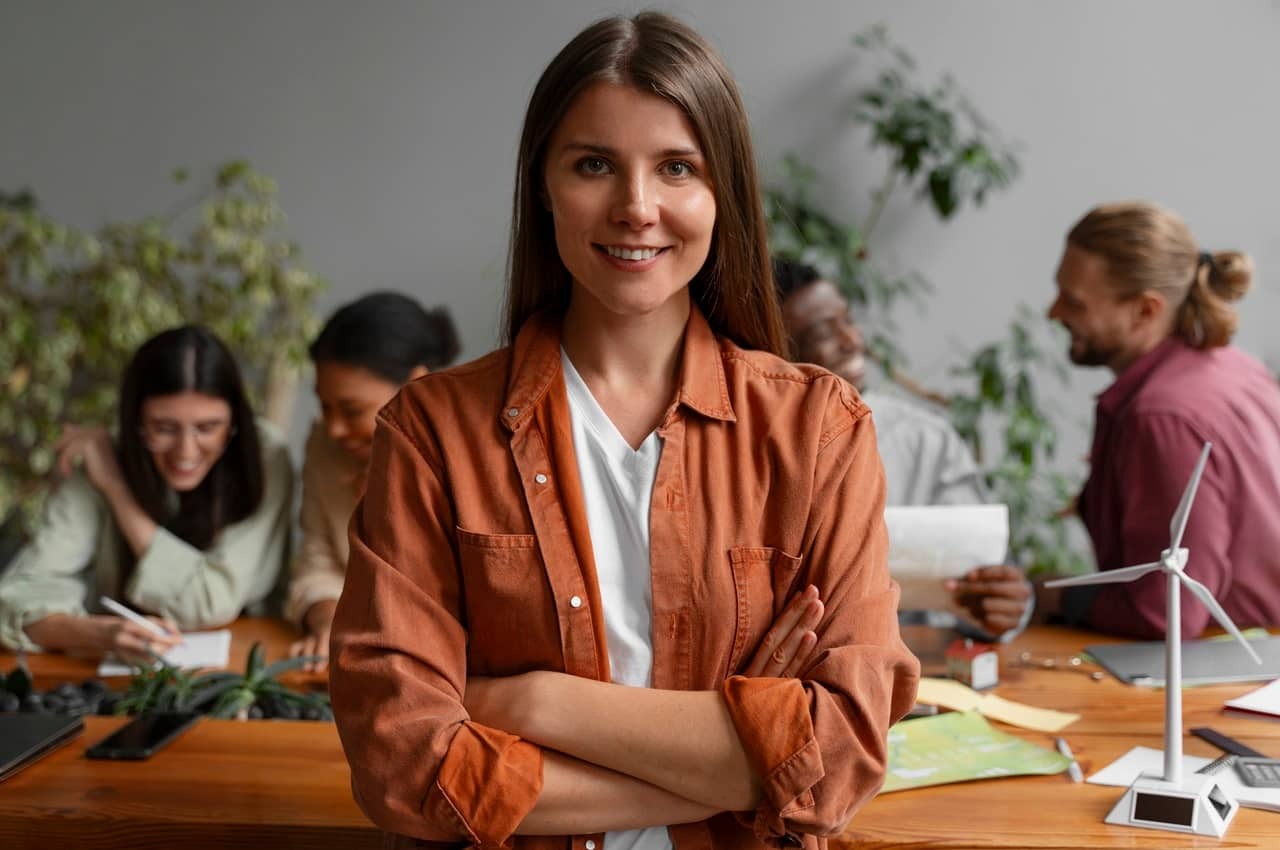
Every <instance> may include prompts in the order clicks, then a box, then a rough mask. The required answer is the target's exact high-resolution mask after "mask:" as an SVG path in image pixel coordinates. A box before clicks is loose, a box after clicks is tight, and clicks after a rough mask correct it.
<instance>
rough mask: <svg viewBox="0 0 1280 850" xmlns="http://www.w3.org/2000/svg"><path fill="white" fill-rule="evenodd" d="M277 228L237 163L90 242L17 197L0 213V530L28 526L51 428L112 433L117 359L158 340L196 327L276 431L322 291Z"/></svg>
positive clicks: (264, 198)
mask: <svg viewBox="0 0 1280 850" xmlns="http://www.w3.org/2000/svg"><path fill="white" fill-rule="evenodd" d="M174 177H175V180H176V181H177V182H178V183H180V184H190V183H191V180H190V178H189V175H188V174H187V173H186V172H185V171H180V172H177V173H176V174H175V175H174ZM283 222H284V214H283V212H282V210H281V209H280V206H279V204H278V203H277V201H276V185H275V183H274V182H273V181H271V180H270V179H268V178H266V177H264V176H262V175H260V174H258V173H256V172H255V171H254V170H253V168H252V167H251V166H250V165H249V164H248V163H246V162H243V161H234V162H228V163H225V164H223V165H221V166H219V167H218V168H217V169H216V170H215V171H214V173H213V174H212V175H211V177H210V178H209V179H208V180H207V181H204V182H203V184H202V185H199V186H197V187H196V192H195V193H194V195H193V197H192V198H191V199H190V200H189V201H187V202H184V203H181V204H180V205H179V206H177V207H176V208H175V209H174V210H173V211H171V212H169V213H167V214H165V215H163V216H154V217H147V218H144V219H141V220H138V221H125V222H115V223H109V224H106V225H104V226H103V227H101V228H100V229H99V230H98V231H96V232H94V233H85V232H81V231H79V230H76V229H75V228H72V227H69V226H66V225H64V224H61V223H59V222H58V221H56V220H54V219H52V218H49V217H47V216H46V215H45V214H43V213H42V212H41V211H40V210H39V208H38V207H37V205H36V203H35V201H34V199H33V198H32V197H31V196H30V195H29V194H28V193H23V194H22V195H18V196H12V197H5V198H3V199H0V316H4V318H5V320H4V322H2V323H0V520H3V519H5V518H9V521H10V523H11V528H12V527H14V526H17V527H21V526H22V525H23V524H25V522H26V521H29V520H30V519H31V518H32V517H33V515H34V514H35V513H36V512H37V511H38V510H39V507H40V504H41V502H42V499H43V493H44V491H45V484H46V482H47V479H48V475H49V471H50V467H51V465H52V461H53V455H52V450H51V447H52V446H53V445H54V443H55V442H56V440H57V437H58V432H59V429H60V427H61V425H62V423H64V422H68V421H72V422H90V423H100V424H107V425H110V424H111V423H112V420H113V412H114V406H115V399H116V393H117V389H118V386H119V382H120V375H121V374H122V372H123V370H124V367H125V365H126V363H127V362H128V359H129V357H130V356H131V355H132V353H133V351H134V349H136V348H137V346H138V345H139V344H141V343H142V342H143V341H145V340H146V339H147V338H148V337H150V336H152V335H154V334H155V333H157V332H159V331H160V330H163V329H165V328H168V327H172V326H175V325H178V324H182V323H186V322H199V323H202V324H205V325H208V326H209V327H210V328H211V329H213V331H214V332H216V333H217V334H218V335H219V336H221V337H222V338H223V339H224V340H225V341H226V342H227V343H228V345H230V346H231V348H232V350H233V351H234V352H235V353H236V355H237V359H238V360H239V362H240V364H241V367H242V369H243V371H244V373H245V379H246V383H247V385H248V388H249V392H250V394H251V396H252V397H253V398H254V400H255V401H256V403H257V404H258V406H259V409H260V410H262V411H263V412H264V413H265V414H266V415H267V416H268V418H271V419H273V420H274V421H276V422H277V423H279V424H282V425H283V424H285V423H286V422H287V419H288V415H289V402H290V401H291V399H292V395H293V380H294V376H295V374H296V370H297V368H298V366H299V365H300V364H301V363H302V362H303V361H304V360H305V354H306V343H307V340H309V339H310V338H311V337H312V336H314V334H315V331H316V327H317V320H316V317H315V314H314V310H313V305H314V303H315V299H316V296H317V295H318V293H319V292H320V291H321V289H322V286H323V284H322V282H321V280H320V279H319V278H318V277H317V276H316V275H315V274H314V273H312V272H310V271H308V270H307V269H306V268H305V267H304V266H303V265H302V263H301V256H300V252H299V249H298V246H297V245H296V244H294V243H293V242H291V241H288V240H287V239H284V238H283V237H282V236H281V234H280V229H281V226H282V225H283Z"/></svg>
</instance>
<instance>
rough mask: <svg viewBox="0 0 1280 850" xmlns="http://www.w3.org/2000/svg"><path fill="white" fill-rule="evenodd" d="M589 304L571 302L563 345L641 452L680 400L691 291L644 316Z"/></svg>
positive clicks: (598, 398)
mask: <svg viewBox="0 0 1280 850" xmlns="http://www.w3.org/2000/svg"><path fill="white" fill-rule="evenodd" d="M587 302H588V299H586V298H582V297H575V298H572V299H571V300H570V303H569V310H568V312H567V313H566V314H565V319H564V326H563V331H562V334H561V344H562V345H563V346H564V350H565V353H566V354H567V355H568V356H569V359H570V360H571V361H572V362H573V366H574V368H575V369H577V370H578V374H580V375H581V376H582V379H583V381H585V382H586V384H587V387H588V388H589V389H590V390H591V394H592V396H594V397H595V399H596V402H597V403H598V404H599V405H600V407H601V409H603V410H604V412H605V414H606V415H607V416H608V417H609V419H610V420H611V421H612V422H613V424H614V426H615V427H617V429H618V431H619V432H620V433H621V434H622V436H623V437H624V438H625V439H626V440H627V442H628V443H630V444H631V446H632V447H633V448H634V447H638V446H639V445H640V443H642V442H643V441H644V439H645V438H646V437H647V436H648V435H649V434H650V433H652V432H653V430H654V429H655V428H656V427H658V425H660V424H661V421H662V415H663V413H664V412H665V411H666V409H667V408H668V407H669V406H670V404H671V401H672V399H673V398H675V393H676V386H677V382H678V381H679V374H680V352H681V350H682V347H683V341H684V331H685V326H686V325H687V324H688V321H689V311H690V309H691V307H690V300H689V295H688V290H684V291H683V292H682V293H681V294H679V295H677V296H674V297H672V298H671V299H670V300H669V301H668V302H667V303H666V304H664V305H663V306H662V307H660V308H659V309H657V310H655V311H653V312H652V313H649V314H646V315H643V316H618V315H616V314H609V313H607V312H606V311H604V310H599V309H593V308H592V307H593V306H594V305H590V304H588V303H587Z"/></svg>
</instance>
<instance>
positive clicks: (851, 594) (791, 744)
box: [722, 400, 920, 847]
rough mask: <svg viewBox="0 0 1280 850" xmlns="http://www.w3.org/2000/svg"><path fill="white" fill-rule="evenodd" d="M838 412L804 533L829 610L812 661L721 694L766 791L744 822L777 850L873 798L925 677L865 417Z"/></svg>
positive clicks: (835, 824) (830, 830) (827, 827)
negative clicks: (797, 674) (901, 618)
mask: <svg viewBox="0 0 1280 850" xmlns="http://www.w3.org/2000/svg"><path fill="white" fill-rule="evenodd" d="M843 404H844V408H847V409H844V408H842V409H839V410H837V411H836V414H835V416H834V417H833V416H829V418H828V427H827V429H826V433H827V435H828V438H827V441H826V442H825V444H824V446H823V448H822V449H821V451H820V456H819V457H818V459H817V463H816V464H815V468H816V469H817V470H818V472H817V478H816V480H815V482H814V486H815V492H821V493H829V494H830V496H829V498H827V499H824V500H822V502H821V503H820V504H818V505H815V509H814V512H813V513H812V515H811V517H810V527H809V529H808V530H807V531H806V540H807V545H806V547H805V555H804V557H805V561H806V564H807V569H808V574H809V582H810V583H812V584H814V585H815V586H817V588H818V592H819V596H820V597H821V598H822V600H823V601H824V603H826V614H825V615H824V618H823V621H822V623H820V624H819V626H818V628H817V629H816V632H817V636H818V643H817V645H816V646H815V647H814V650H813V658H815V659H816V660H815V662H814V663H813V664H812V666H811V667H810V669H809V670H807V671H805V672H804V674H803V676H802V678H800V679H770V678H754V679H748V678H743V677H738V676H735V677H731V678H730V679H728V680H727V681H726V682H725V684H724V687H723V691H722V692H723V695H724V699H725V702H726V704H727V705H728V708H729V712H730V715H731V716H732V718H733V723H734V725H735V728H736V729H737V731H738V735H739V738H740V739H741V741H742V744H743V746H744V748H745V749H746V751H747V755H748V758H749V759H750V760H751V763H752V766H753V767H754V768H755V770H756V771H757V773H758V775H759V776H760V777H761V779H762V782H763V795H762V799H761V802H760V804H759V805H758V806H757V807H756V809H755V811H754V812H752V813H750V815H749V816H748V815H743V814H740V815H739V820H740V821H742V822H743V823H744V824H748V823H749V824H750V825H751V826H752V828H753V829H754V831H755V835H756V837H757V838H759V839H760V840H761V841H764V842H766V843H768V844H771V845H773V846H778V847H784V846H795V845H796V843H797V840H798V839H797V834H798V833H810V834H816V835H831V834H835V833H838V832H840V831H842V830H843V829H844V828H845V827H846V826H847V825H848V823H849V821H850V819H851V818H852V817H853V815H854V813H855V812H856V811H857V809H858V808H859V807H860V806H862V805H863V804H864V803H865V802H866V801H868V800H870V799H871V798H872V797H873V796H874V795H875V794H876V792H877V791H879V789H880V786H881V785H883V783H884V776H885V769H886V765H887V761H888V745H887V737H888V730H889V726H890V725H891V724H892V723H894V722H895V721H897V720H898V719H900V718H901V717H902V716H903V715H904V714H905V713H906V711H907V710H908V709H909V708H910V707H911V704H912V703H913V702H914V700H915V692H916V685H917V683H918V681H919V675H920V665H919V662H918V661H917V660H916V659H915V657H914V656H913V655H912V654H911V653H910V652H909V651H908V650H907V648H906V646H905V645H904V644H903V643H902V640H901V637H900V635H899V632H898V620H897V606H898V588H897V585H896V584H894V582H893V581H892V580H890V578H889V575H888V532H887V530H886V528H885V524H884V502H885V483H884V472H883V469H882V468H881V465H880V460H879V455H878V453H877V451H876V442H875V432H874V428H873V426H872V424H871V419H870V417H869V416H866V415H865V413H866V408H865V407H860V406H859V405H855V404H853V403H851V402H849V401H848V400H843ZM859 409H860V412H859ZM832 419H835V420H836V423H837V424H836V425H831V424H830V422H831V420H832ZM841 419H843V421H844V423H845V426H840V425H839V424H838V423H839V421H840V420H841Z"/></svg>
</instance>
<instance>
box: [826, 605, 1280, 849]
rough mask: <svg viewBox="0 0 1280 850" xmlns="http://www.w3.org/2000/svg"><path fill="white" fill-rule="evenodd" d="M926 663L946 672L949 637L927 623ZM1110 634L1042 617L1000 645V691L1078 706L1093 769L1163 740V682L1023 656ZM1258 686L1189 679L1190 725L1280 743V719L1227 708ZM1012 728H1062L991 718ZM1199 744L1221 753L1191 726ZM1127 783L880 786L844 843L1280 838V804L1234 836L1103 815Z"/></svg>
mask: <svg viewBox="0 0 1280 850" xmlns="http://www.w3.org/2000/svg"><path fill="white" fill-rule="evenodd" d="M908 640H909V642H910V643H911V644H912V647H913V648H914V649H915V650H916V652H917V654H918V655H920V657H921V660H922V661H923V662H924V664H925V668H926V672H929V671H933V672H935V673H938V672H941V666H942V665H941V652H942V642H941V641H939V640H938V639H937V637H936V636H931V635H928V634H927V633H924V632H913V633H912V634H909V635H908ZM1106 642H1111V641H1109V640H1108V639H1107V638H1103V637H1100V636H1099V635H1096V634H1093V633H1090V632H1080V631H1073V630H1069V629H1060V628H1051V627H1035V628H1032V629H1029V630H1028V631H1027V633H1026V634H1023V635H1022V636H1020V637H1019V638H1018V640H1016V641H1014V642H1013V643H1012V644H1011V645H1009V646H1005V647H1002V648H1001V650H1000V655H1001V667H1000V682H1001V684H1000V685H999V686H998V687H997V688H995V691H994V692H995V693H997V694H999V695H1000V696H1002V697H1004V698H1006V699H1012V700H1018V701H1020V702H1025V703H1028V704H1031V705H1037V706H1043V707H1045V708H1056V709H1059V710H1061V711H1070V712H1075V713H1079V714H1080V715H1081V717H1080V719H1079V720H1077V721H1076V722H1075V723H1073V724H1072V725H1071V726H1068V727H1067V728H1066V729H1065V730H1063V732H1062V733H1061V734H1062V736H1063V737H1065V738H1066V739H1067V741H1068V742H1069V743H1070V744H1071V748H1072V750H1073V751H1074V752H1075V755H1076V759H1077V760H1078V761H1079V762H1080V766H1081V768H1083V770H1084V774H1085V776H1086V777H1087V776H1090V775H1091V774H1093V773H1094V772H1095V771H1097V770H1099V769H1101V768H1103V767H1105V766H1106V765H1108V764H1110V763H1111V762H1112V761H1114V760H1115V759H1116V758H1118V757H1120V756H1121V755H1123V754H1124V753H1126V752H1128V750H1129V749H1131V748H1132V747H1135V746H1146V747H1151V748H1153V749H1163V748H1164V725H1163V720H1164V690H1163V689H1155V688H1139V687H1134V686H1131V685H1124V684H1121V683H1120V682H1119V681H1117V680H1116V679H1114V678H1113V677H1111V676H1110V675H1108V676H1106V677H1105V678H1104V679H1103V680H1102V681H1098V682H1095V681H1093V680H1091V679H1090V678H1089V677H1088V676H1085V675H1081V674H1080V673H1075V672H1065V671H1052V670H1028V669H1023V668H1019V667H1015V666H1014V665H1013V662H1014V660H1015V659H1016V658H1017V656H1018V654H1019V653H1020V652H1023V651H1028V650H1029V651H1032V652H1035V653H1037V654H1046V655H1063V656H1066V655H1070V654H1071V653H1074V652H1078V651H1079V650H1081V649H1083V648H1084V646H1085V645H1086V644H1096V643H1106ZM1256 687H1258V685H1256V684H1252V685H1220V686H1214V687H1199V688H1188V689H1185V690H1184V691H1183V728H1184V729H1190V728H1192V727H1194V726H1212V727H1213V728H1215V729H1218V730H1219V731H1222V732H1225V733H1226V734H1228V735H1230V736H1231V737H1233V738H1236V739H1237V740H1240V741H1243V742H1244V743H1246V744H1249V745H1251V746H1253V747H1254V748H1256V749H1258V750H1261V751H1262V752H1264V753H1267V754H1268V755H1280V723H1275V722H1272V721H1268V720H1253V719H1248V718H1242V717H1234V716H1232V715H1229V714H1224V713H1223V712H1222V710H1221V709H1222V702H1223V700H1225V699H1229V698H1231V697H1236V696H1239V695H1241V694H1243V693H1246V692H1247V691H1250V690H1253V689H1254V688H1256ZM993 725H994V726H996V727H998V728H999V729H1001V730H1002V731H1005V732H1009V733H1012V734H1015V735H1018V736H1020V737H1022V738H1025V739H1027V740H1028V741H1034V742H1036V743H1039V744H1042V745H1044V746H1047V747H1052V746H1053V736H1051V735H1047V734H1044V733H1040V732H1027V731H1025V730H1020V729H1016V728H1014V727H1012V726H1006V725H1004V724H1001V723H995V722H993ZM1183 747H1184V749H1185V751H1186V752H1187V753H1188V754H1189V755H1198V756H1212V757H1216V756H1218V755H1220V753H1219V752H1218V751H1217V750H1216V749H1215V748H1214V747H1212V746H1210V745H1209V744H1206V743H1205V742H1203V741H1201V740H1200V739H1199V738H1196V737H1193V736H1187V737H1186V738H1185V739H1184V744H1183ZM1123 790H1124V789H1122V788H1112V787H1105V786H1099V785H1089V784H1087V783H1083V784H1075V783H1073V782H1071V781H1070V779H1069V778H1068V777H1067V775H1066V774H1065V773H1063V774H1059V775H1057V776H1021V777H1013V778H1009V779H999V780H984V781H979V782H966V783H960V784H955V785H940V786H937V787H934V788H920V789H916V790H912V791H897V792H894V793H892V794H885V795H883V796H880V797H877V798H876V799H875V800H873V801H872V802H871V803H870V804H868V805H867V806H866V807H865V808H863V810H862V811H861V812H859V813H858V815H857V816H856V817H855V818H854V820H853V823H852V825H851V826H850V828H849V829H848V830H847V831H846V833H845V835H844V837H843V839H841V840H840V841H837V842H835V843H834V845H833V846H834V847H839V848H841V850H843V848H853V847H856V848H858V850H866V849H869V848H886V847H893V848H899V850H901V848H921V850H923V849H924V848H928V850H959V848H997V847H999V848H1003V847H1019V848H1074V847H1148V848H1156V847H1160V848H1166V847H1174V848H1176V847H1232V848H1244V847H1256V848H1268V850H1276V848H1280V814H1277V813H1275V812H1264V811H1259V810H1256V809H1243V808H1242V809H1241V810H1240V812H1239V814H1237V815H1236V818H1235V820H1234V821H1233V822H1232V824H1231V826H1230V827H1229V828H1228V830H1227V834H1226V836H1225V837H1223V838H1221V839H1218V838H1206V837H1202V836H1190V835H1181V834H1178V833H1173V832H1163V831H1156V830H1147V829H1135V828H1132V827H1124V826H1111V825H1109V824H1106V823H1103V819H1104V818H1105V817H1106V816H1107V813H1108V812H1110V811H1111V807H1112V806H1113V805H1114V804H1115V802H1116V801H1117V800H1118V799H1120V795H1121V793H1122V792H1123Z"/></svg>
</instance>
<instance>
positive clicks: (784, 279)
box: [773, 257, 822, 302]
mask: <svg viewBox="0 0 1280 850" xmlns="http://www.w3.org/2000/svg"><path fill="white" fill-rule="evenodd" d="M819 280H822V274H821V272H819V271H818V270H817V269H815V268H814V267H813V266H811V265H809V264H808V263H802V262H800V261H799V260H788V259H784V258H782V257H774V258H773V284H774V286H775V287H776V288H777V290H778V301H779V302H782V301H786V300H787V298H788V297H789V296H790V295H791V294H792V293H794V292H796V291H798V290H800V289H804V288H805V287H806V286H808V285H809V284H811V283H816V282H817V281H819Z"/></svg>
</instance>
